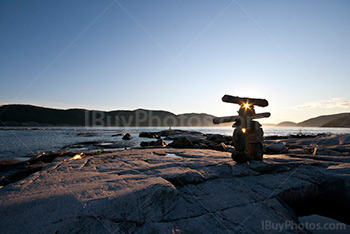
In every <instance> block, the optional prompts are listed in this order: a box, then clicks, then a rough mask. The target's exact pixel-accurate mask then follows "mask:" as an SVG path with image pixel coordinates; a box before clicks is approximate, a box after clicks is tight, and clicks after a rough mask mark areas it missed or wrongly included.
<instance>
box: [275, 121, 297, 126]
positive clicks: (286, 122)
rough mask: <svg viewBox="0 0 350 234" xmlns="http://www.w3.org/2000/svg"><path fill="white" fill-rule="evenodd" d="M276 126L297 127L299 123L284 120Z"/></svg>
mask: <svg viewBox="0 0 350 234" xmlns="http://www.w3.org/2000/svg"><path fill="white" fill-rule="evenodd" d="M276 127H299V124H297V123H294V122H292V121H284V122H281V123H279V124H277V125H276Z"/></svg>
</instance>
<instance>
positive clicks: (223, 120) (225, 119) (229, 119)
mask: <svg viewBox="0 0 350 234" xmlns="http://www.w3.org/2000/svg"><path fill="white" fill-rule="evenodd" d="M270 115H271V114H270V113H269V112H264V113H259V114H255V115H251V116H249V118H250V119H251V120H252V119H261V118H268V117H270ZM240 118H241V117H240V116H239V115H234V116H225V117H216V118H214V119H213V123H214V124H220V123H228V122H234V121H237V120H239V119H240Z"/></svg>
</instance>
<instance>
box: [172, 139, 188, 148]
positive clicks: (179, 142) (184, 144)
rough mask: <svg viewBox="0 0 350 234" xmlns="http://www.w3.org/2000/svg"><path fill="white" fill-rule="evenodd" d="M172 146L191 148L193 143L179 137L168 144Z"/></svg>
mask: <svg viewBox="0 0 350 234" xmlns="http://www.w3.org/2000/svg"><path fill="white" fill-rule="evenodd" d="M169 146H170V147H172V148H193V143H192V142H191V141H190V140H188V139H187V138H186V137H181V138H179V139H177V140H174V141H173V142H172V143H170V144H169Z"/></svg>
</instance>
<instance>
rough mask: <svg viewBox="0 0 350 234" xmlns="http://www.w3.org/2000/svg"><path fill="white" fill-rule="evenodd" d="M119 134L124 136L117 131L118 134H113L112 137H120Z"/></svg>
mask: <svg viewBox="0 0 350 234" xmlns="http://www.w3.org/2000/svg"><path fill="white" fill-rule="evenodd" d="M118 136H124V134H123V133H117V134H113V135H112V137H118Z"/></svg>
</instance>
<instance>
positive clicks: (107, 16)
mask: <svg viewBox="0 0 350 234" xmlns="http://www.w3.org/2000/svg"><path fill="white" fill-rule="evenodd" d="M0 79H1V85H0V103H3V104H6V103H24V104H33V105H39V106H46V107H55V108H87V109H98V110H115V109H130V110H133V109H137V108H145V109H159V110H168V111H171V112H174V113H177V114H179V113H189V112H196V113H209V114H213V115H217V116H223V115H232V114H235V113H236V111H237V110H238V106H237V105H233V104H227V103H222V101H221V97H222V96H223V95H224V94H230V95H238V96H249V97H255V98H266V99H267V100H268V101H269V103H270V105H269V106H268V107H266V108H259V109H257V112H262V111H269V112H271V114H272V115H271V117H270V118H269V119H268V120H265V121H264V122H269V123H277V122H281V121H285V120H291V121H296V122H298V121H302V120H305V119H308V118H310V117H315V116H318V115H322V114H333V113H339V112H350V1H348V0H343V1H341V0H333V1H329V0H327V1H322V0H315V1H312V0H308V1H304V0H300V1H298V0H297V1H295V0H293V1H291V0H290V1H289V0H286V1H281V0H265V1H263V0H258V1H250V0H249V1H243V0H240V1H239V0H234V1H232V0H191V1H189V0H186V1H185V0H178V1H175V0H171V1H170V0H147V1H146V0H132V1H130V0H118V1H117V0H115V1H113V0H99V1H97V0H96V1H86V0H84V1H71V0H70V1H68V0H67V1H66V0H57V1H44V0H43V1H39V0H34V1H25V0H22V1H17V0H2V1H0Z"/></svg>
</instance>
